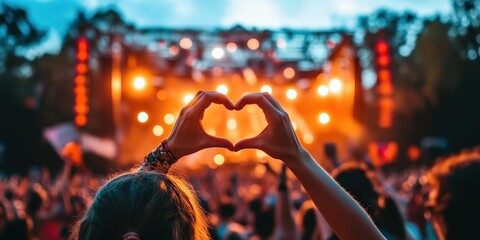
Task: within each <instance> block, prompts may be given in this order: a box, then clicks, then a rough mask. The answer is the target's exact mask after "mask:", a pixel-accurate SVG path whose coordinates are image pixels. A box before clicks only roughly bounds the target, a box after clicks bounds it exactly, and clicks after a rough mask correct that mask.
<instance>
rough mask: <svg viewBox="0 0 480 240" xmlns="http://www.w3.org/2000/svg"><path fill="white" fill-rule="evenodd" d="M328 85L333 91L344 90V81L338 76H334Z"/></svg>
mask: <svg viewBox="0 0 480 240" xmlns="http://www.w3.org/2000/svg"><path fill="white" fill-rule="evenodd" d="M328 87H329V88H330V91H332V92H333V93H338V92H340V91H341V90H342V81H340V80H338V78H334V79H332V80H331V81H330V83H329V84H328Z"/></svg>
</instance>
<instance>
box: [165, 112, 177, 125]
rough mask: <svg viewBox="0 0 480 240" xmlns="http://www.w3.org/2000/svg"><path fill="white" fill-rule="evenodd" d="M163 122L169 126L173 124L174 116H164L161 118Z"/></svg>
mask: <svg viewBox="0 0 480 240" xmlns="http://www.w3.org/2000/svg"><path fill="white" fill-rule="evenodd" d="M163 120H164V121H165V123H166V124H168V125H171V124H173V123H174V122H175V116H173V114H171V113H167V114H165V117H163Z"/></svg>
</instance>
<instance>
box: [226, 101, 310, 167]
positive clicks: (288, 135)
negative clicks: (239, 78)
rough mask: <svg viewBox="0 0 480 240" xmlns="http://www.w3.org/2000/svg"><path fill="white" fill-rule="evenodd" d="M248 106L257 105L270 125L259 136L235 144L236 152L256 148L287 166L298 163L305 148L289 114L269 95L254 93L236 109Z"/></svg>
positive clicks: (238, 104) (239, 102)
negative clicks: (296, 133)
mask: <svg viewBox="0 0 480 240" xmlns="http://www.w3.org/2000/svg"><path fill="white" fill-rule="evenodd" d="M248 104H256V105H258V106H259V107H260V108H261V109H262V110H263V113H264V114H265V118H266V120H267V123H268V125H267V127H266V128H265V129H264V130H263V131H262V132H261V133H260V134H259V135H258V136H256V137H253V138H248V139H244V140H241V141H239V142H238V143H237V144H235V151H239V150H241V149H245V148H255V149H259V150H262V151H264V152H265V153H267V154H268V155H270V156H271V157H273V158H277V159H280V160H282V161H284V162H285V163H287V164H288V163H292V162H293V161H296V160H297V161H298V160H299V159H300V157H301V153H302V151H303V147H302V145H301V144H300V142H299V141H298V138H297V135H295V131H294V130H293V127H292V124H291V122H290V118H289V117H288V114H287V112H285V110H283V108H282V107H281V106H280V104H279V103H278V102H277V101H276V100H275V99H274V98H273V97H272V96H271V95H270V94H268V93H252V94H249V95H246V96H244V97H242V98H241V99H240V100H239V101H238V102H237V104H236V106H235V109H236V110H241V109H243V107H245V105H248Z"/></svg>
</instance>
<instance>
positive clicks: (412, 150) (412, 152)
mask: <svg viewBox="0 0 480 240" xmlns="http://www.w3.org/2000/svg"><path fill="white" fill-rule="evenodd" d="M408 158H410V160H412V161H417V160H418V159H419V158H420V149H419V148H418V147H417V146H410V147H408Z"/></svg>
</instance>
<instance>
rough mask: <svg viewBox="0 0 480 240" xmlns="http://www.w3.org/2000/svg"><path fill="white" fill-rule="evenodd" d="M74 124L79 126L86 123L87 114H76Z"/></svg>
mask: <svg viewBox="0 0 480 240" xmlns="http://www.w3.org/2000/svg"><path fill="white" fill-rule="evenodd" d="M75 124H77V126H80V127H82V126H85V125H86V124H87V116H86V115H84V114H78V115H77V116H76V117H75Z"/></svg>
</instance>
